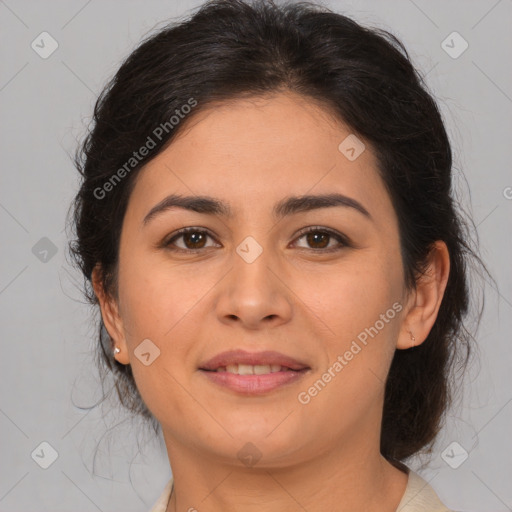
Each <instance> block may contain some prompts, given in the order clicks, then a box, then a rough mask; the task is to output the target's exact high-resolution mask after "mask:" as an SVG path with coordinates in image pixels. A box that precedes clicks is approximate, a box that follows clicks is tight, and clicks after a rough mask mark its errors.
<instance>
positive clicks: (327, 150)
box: [130, 93, 390, 216]
mask: <svg viewBox="0 0 512 512" xmlns="http://www.w3.org/2000/svg"><path fill="white" fill-rule="evenodd" d="M198 107H199V108H200V105H199V106H198ZM182 123H183V125H182V126H181V127H180V132H179V133H178V135H177V137H176V138H175V139H174V140H173V141H172V142H171V144H170V145H169V146H168V147H167V148H166V149H165V150H163V151H162V152H161V153H160V154H159V155H157V156H156V157H155V158H154V159H153V160H151V161H150V162H149V163H148V164H146V165H145V167H144V168H143V169H142V170H141V171H140V172H139V175H138V177H137V182H136V185H135V188H134V190H133V193H132V195H133V196H135V197H134V198H133V201H132V199H131V200H130V202H134V203H135V204H133V205H132V206H135V207H137V208H138V209H140V212H139V215H143V214H144V213H147V209H148V207H152V206H154V204H155V203H156V202H158V201H160V200H162V199H163V198H164V197H165V196H167V195H168V194H170V193H181V194H186V195H194V194H197V195H209V196H215V197H218V198H219V199H221V200H223V201H224V202H225V203H227V204H229V205H230V206H231V210H232V212H233V213H234V215H235V216H236V215H237V214H238V213H241V212H242V210H244V209H246V208H249V207H251V208H256V207H257V206H258V205H259V204H261V205H262V203H260V201H261V200H263V199H265V198H268V199H269V200H270V199H272V201H271V202H272V205H274V203H275V202H277V201H278V200H279V199H280V198H281V197H282V196H284V195H292V194H293V195H305V194H314V193H323V194H325V193H329V192H333V191H337V192H340V193H344V194H346V195H349V196H352V197H354V198H355V199H357V200H358V201H360V202H363V201H365V198H366V202H368V200H369V199H368V198H371V202H372V204H373V205H374V207H375V206H378V205H381V206H382V207H383V208H386V207H389V206H390V203H389V198H387V194H386V192H385V188H384V186H383V183H382V182H381V179H380V176H379V173H378V172H377V164H376V160H375V157H374V155H373V153H372V150H371V148H370V147H369V146H368V145H365V149H364V151H363V152H362V153H361V154H360V155H359V156H358V157H357V158H356V159H355V160H349V159H348V158H347V157H346V155H345V154H344V153H342V152H341V151H340V144H342V143H343V141H345V140H346V139H347V137H353V136H354V134H351V130H350V129H349V128H348V127H347V126H346V125H345V124H344V123H343V122H341V121H340V120H338V119H336V118H335V117H334V116H333V115H332V113H331V112H329V111H328V110H327V109H326V107H322V106H321V105H319V104H318V103H316V102H314V101H313V100H309V99H308V98H305V97H302V96H298V95H296V94H294V93H280V94H275V95H272V96H267V97H258V98H250V99H237V100H230V101H228V102H222V103H216V104H212V105H209V106H208V107H207V108H205V109H204V110H200V111H198V112H197V113H195V114H194V115H193V116H191V118H189V119H185V120H184V121H182ZM144 209H146V212H143V211H142V210H144Z"/></svg>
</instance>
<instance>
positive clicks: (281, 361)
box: [199, 350, 309, 373]
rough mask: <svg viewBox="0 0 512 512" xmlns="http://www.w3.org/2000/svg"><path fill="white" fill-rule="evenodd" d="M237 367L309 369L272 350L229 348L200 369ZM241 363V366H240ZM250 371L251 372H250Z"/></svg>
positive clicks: (303, 364) (201, 365)
mask: <svg viewBox="0 0 512 512" xmlns="http://www.w3.org/2000/svg"><path fill="white" fill-rule="evenodd" d="M235 365H236V366H238V367H239V368H240V367H241V368H246V367H248V366H251V367H262V366H269V367H271V369H273V370H274V371H275V370H276V369H277V367H278V366H279V367H280V371H286V370H293V371H301V370H307V369H309V366H308V365H307V364H305V363H303V362H302V361H298V360H296V359H294V358H292V357H290V356H286V355H285V354H281V353H279V352H274V351H264V352H246V351H245V350H230V351H228V352H222V353H221V354H217V355H216V356H215V357H213V358H211V359H209V360H208V361H205V362H204V363H201V364H200V365H199V369H200V370H205V371H211V372H215V371H217V370H219V369H221V370H222V369H225V368H226V367H228V366H231V367H234V366H235ZM240 365H242V366H240ZM251 373H252V372H251Z"/></svg>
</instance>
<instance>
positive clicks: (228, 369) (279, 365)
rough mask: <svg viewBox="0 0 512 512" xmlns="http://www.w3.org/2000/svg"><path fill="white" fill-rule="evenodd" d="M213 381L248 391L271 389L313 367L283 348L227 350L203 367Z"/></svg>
mask: <svg viewBox="0 0 512 512" xmlns="http://www.w3.org/2000/svg"><path fill="white" fill-rule="evenodd" d="M198 369H199V370H200V372H201V373H203V375H205V376H206V377H207V378H208V379H209V380H210V382H214V383H215V384H218V385H220V386H222V387H224V388H228V389H230V390H231V391H234V392H237V393H241V394H244V395H260V394H263V393H268V392H270V391H273V390H275V389H277V388H280V387H281V386H284V385H286V384H291V383H293V382H296V381H297V380H299V379H300V378H301V377H303V376H304V374H306V373H307V372H309V371H310V370H311V368H310V367H309V366H308V365H307V364H305V363H303V362H301V361H298V360H296V359H294V358H292V357H289V356H286V355H284V354H281V353H279V352H273V351H266V352H258V353H250V352H245V351H242V350H235V351H230V352H223V353H222V354H218V355H217V356H215V357H214V358H212V359H210V360H209V361H206V362H205V363H202V364H201V365H200V366H199V368H198Z"/></svg>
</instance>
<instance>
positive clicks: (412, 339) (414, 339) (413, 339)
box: [409, 331, 416, 347]
mask: <svg viewBox="0 0 512 512" xmlns="http://www.w3.org/2000/svg"><path fill="white" fill-rule="evenodd" d="M409 335H410V336H411V341H412V346H413V347H414V342H415V341H416V338H415V337H414V336H413V334H412V332H411V331H409Z"/></svg>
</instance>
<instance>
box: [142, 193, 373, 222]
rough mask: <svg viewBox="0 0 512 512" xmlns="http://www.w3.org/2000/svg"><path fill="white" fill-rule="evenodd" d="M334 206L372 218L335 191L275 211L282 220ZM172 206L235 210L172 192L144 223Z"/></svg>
mask: <svg viewBox="0 0 512 512" xmlns="http://www.w3.org/2000/svg"><path fill="white" fill-rule="evenodd" d="M335 206H343V207H346V208H353V209H354V210H356V211H358V212H359V213H361V214H363V215H364V216H365V217H367V218H368V219H372V216H371V215H370V213H369V212H368V210H367V209H366V208H365V207H364V206H363V205H362V204H361V203H360V202H359V201H356V200H355V199H353V198H351V197H348V196H345V195H343V194H336V193H333V194H321V195H304V196H290V197H286V198H284V199H282V200H281V201H279V202H277V203H276V204H275V205H274V208H273V209H272V214H273V216H274V218H275V219H282V218H283V217H287V216H290V215H294V214H297V213H302V212H307V211H311V210H316V209H319V208H332V207H335ZM173 208H182V209H185V210H190V211H193V212H197V213H203V214H207V215H217V216H220V217H224V218H227V219H231V218H233V216H234V214H233V210H232V209H231V207H230V206H229V205H228V204H227V203H224V202H222V201H220V200H219V199H216V198H214V197H210V196H182V195H176V194H171V195H169V196H167V197H165V198H164V199H162V201H160V202H159V203H158V204H156V205H155V206H154V207H153V208H151V210H150V211H149V212H148V214H147V215H146V216H145V217H144V220H143V222H142V223H143V225H146V224H148V223H149V221H150V220H152V219H153V218H154V217H156V216H157V215H159V214H161V213H163V212H165V211H167V210H170V209H173Z"/></svg>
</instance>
